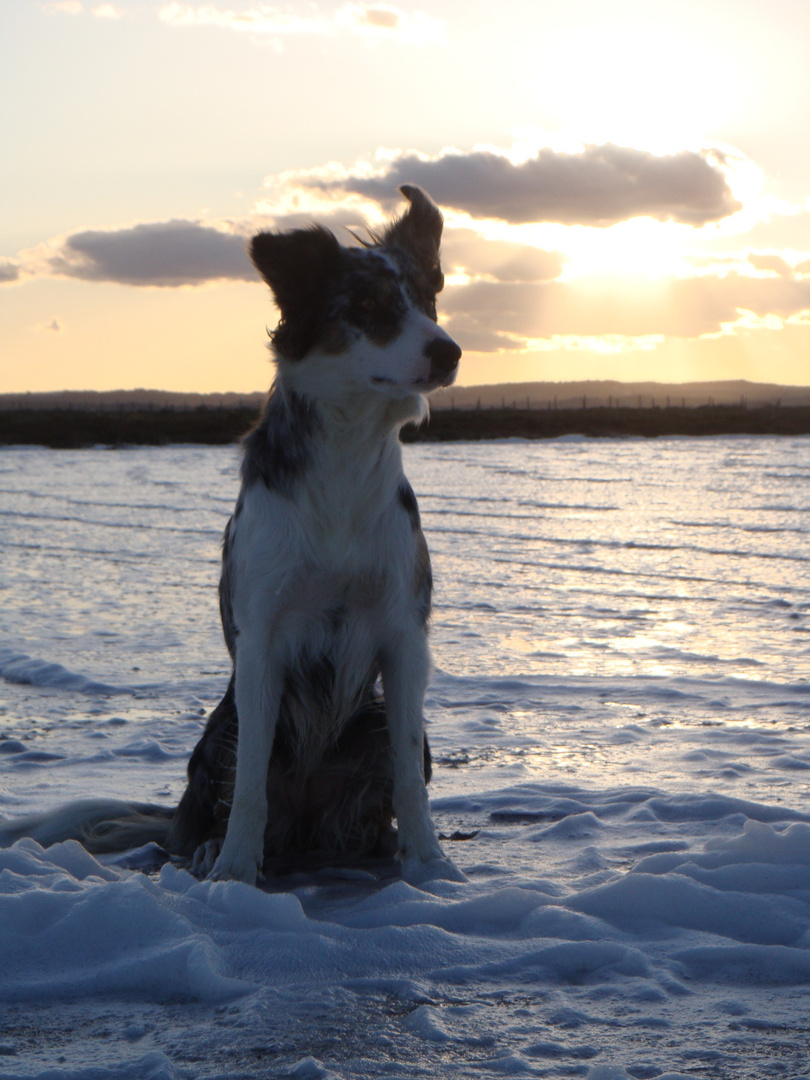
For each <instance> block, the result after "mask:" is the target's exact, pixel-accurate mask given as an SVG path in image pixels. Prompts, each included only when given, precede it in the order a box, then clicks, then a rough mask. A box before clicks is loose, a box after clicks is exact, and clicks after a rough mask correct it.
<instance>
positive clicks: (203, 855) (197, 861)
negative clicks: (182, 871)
mask: <svg viewBox="0 0 810 1080" xmlns="http://www.w3.org/2000/svg"><path fill="white" fill-rule="evenodd" d="M221 850H222V840H206V841H205V843H203V844H200V846H199V847H198V848H197V850H196V851H195V852H194V854H193V855H192V857H191V863H190V864H189V872H190V873H192V874H193V875H194V876H195V877H198V878H204V877H208V875H209V874H210V873H211V871H212V870H213V868H214V863H215V862H216V861H217V856H218V855H219V853H220V851H221Z"/></svg>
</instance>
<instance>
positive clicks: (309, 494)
mask: <svg viewBox="0 0 810 1080" xmlns="http://www.w3.org/2000/svg"><path fill="white" fill-rule="evenodd" d="M355 451H357V448H355ZM329 456H330V455H329V453H328V450H325V451H324V452H322V453H321V455H320V456H319V465H318V468H316V469H313V470H311V472H310V474H308V475H307V476H305V477H302V479H301V481H300V483H299V484H298V485H297V487H296V498H295V499H294V500H290V499H288V498H286V497H285V496H283V495H280V494H276V493H272V492H270V491H268V490H267V488H266V487H265V486H264V485H262V484H254V485H252V486H251V487H249V488H247V489H246V490H245V491H244V492H243V494H242V498H241V499H240V510H239V513H238V514H237V515H236V516H235V518H234V520H233V522H232V526H231V530H230V536H229V543H230V551H229V553H228V558H229V561H230V563H231V576H232V603H233V617H234V623H235V627H236V630H237V635H238V636H237V645H236V650H237V666H238V663H239V660H238V657H239V651H240V639H244V638H245V637H247V638H255V637H256V635H260V636H263V637H264V638H265V639H266V643H267V648H268V651H270V650H272V651H273V653H274V654H275V655H276V656H278V661H279V665H280V668H281V672H280V674H281V678H282V679H283V681H284V687H285V693H284V696H283V699H282V702H281V706H280V707H281V720H282V722H283V723H285V724H287V725H288V727H289V729H290V731H289V733H290V735H291V736H292V737H293V738H294V740H295V742H296V744H297V748H298V749H297V752H298V755H299V758H300V761H301V766H302V768H306V767H308V766H309V765H310V764H311V763H312V762H313V761H314V760H317V758H318V757H319V755H321V754H322V753H323V751H324V748H325V747H326V746H327V745H328V744H329V743H330V742H333V741H334V740H335V739H336V738H337V737H339V735H340V732H341V730H342V728H343V726H344V725H345V723H346V721H347V720H348V719H349V718H350V717H351V715H352V713H353V712H354V711H355V710H356V709H357V707H358V705H359V703H360V701H361V700H362V698H363V696H364V695H365V694H367V692H368V687H369V683H370V682H372V683H373V682H374V680H375V679H376V677H377V672H378V670H379V656H378V653H379V649H380V642H381V641H382V640H384V638H385V636H386V625H387V623H388V622H389V621H390V620H391V619H395V618H396V617H397V615H398V613H399V617H401V613H402V611H403V599H404V598H409V597H410V594H412V592H413V582H414V577H415V572H416V571H415V549H414V539H413V527H412V524H411V521H410V520H409V517H408V514H407V513H406V511H405V510H404V508H403V506H402V504H401V501H400V499H399V498H398V496H397V492H398V489H399V487H400V485H402V484H404V483H405V479H404V476H403V475H402V472H401V468H400V461H399V447H398V446H396V447H392V448H389V451H388V453H387V454H384V455H380V454H379V447H377V456H376V460H374V461H372V462H371V463H369V462H368V461H364V460H363V459H362V458H361V457H359V456H357V454H355V457H354V459H353V467H352V468H351V469H349V468H347V464H348V463H347V462H340V461H334V462H332V463H331V464H332V468H330V467H329V464H330V462H329ZM333 456H334V455H333ZM405 610H407V608H406V609H405Z"/></svg>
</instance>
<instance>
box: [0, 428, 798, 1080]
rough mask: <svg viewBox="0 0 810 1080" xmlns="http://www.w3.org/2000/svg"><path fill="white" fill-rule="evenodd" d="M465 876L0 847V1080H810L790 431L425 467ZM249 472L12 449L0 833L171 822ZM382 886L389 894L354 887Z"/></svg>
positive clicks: (427, 459) (488, 456) (7, 484)
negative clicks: (77, 809)
mask: <svg viewBox="0 0 810 1080" xmlns="http://www.w3.org/2000/svg"><path fill="white" fill-rule="evenodd" d="M405 455H406V464H407V468H408V472H409V475H410V476H411V479H412V481H413V483H414V487H415V489H416V491H417V494H418V495H419V498H420V505H421V508H422V512H423V520H424V524H425V528H426V532H427V534H428V541H429V543H430V545H431V550H432V554H433V562H434V569H435V576H436V582H437V589H436V613H435V618H434V625H433V649H434V656H435V662H436V672H435V677H434V679H433V683H432V686H431V690H430V693H429V697H428V701H427V717H428V723H429V734H430V739H431V744H432V747H433V751H434V758H435V760H436V763H437V767H436V773H435V778H434V783H433V785H432V798H433V811H434V816H435V819H436V822H437V825H438V826H439V828H440V830H441V832H442V833H443V834H444V836H445V837H446V839H445V841H444V845H445V849H446V850H447V851H448V852H449V853H450V854H451V855H452V857H453V858H454V860H455V861H456V863H457V864H458V865H459V866H460V867H461V868H462V869H463V870H464V871H465V872H466V874H467V876H468V878H469V882H468V883H466V884H455V883H447V882H444V883H441V884H438V885H435V886H432V887H430V888H429V889H424V890H418V889H415V888H412V887H410V886H407V885H405V884H403V883H402V882H400V881H398V880H397V879H396V878H395V877H393V876H392V870H391V868H390V867H382V868H378V869H376V870H375V868H370V869H369V872H358V871H354V872H348V871H344V872H342V873H341V872H340V871H338V870H336V871H335V872H333V873H324V874H321V875H320V876H315V877H313V876H309V877H304V876H300V877H290V878H286V879H283V880H277V881H273V882H270V883H269V885H268V887H267V888H266V890H264V891H260V890H256V889H252V888H249V887H247V886H243V885H240V884H234V883H210V882H197V881H195V880H194V879H193V878H191V877H190V876H189V875H188V874H186V873H185V872H184V871H182V870H180V869H178V868H177V867H175V866H173V865H171V864H166V865H164V866H162V868H159V867H157V861H156V860H155V852H154V851H150V850H149V849H144V850H142V851H140V852H137V853H135V855H134V856H133V857H132V859H131V860H130V862H131V863H134V864H137V865H139V866H140V867H142V869H131V868H129V867H128V866H127V865H125V863H126V860H124V862H122V861H121V860H119V861H117V862H116V861H113V860H105V861H104V864H103V865H102V864H100V863H99V862H97V861H96V860H94V859H92V858H91V857H90V856H88V855H87V854H86V853H85V852H84V851H83V849H82V848H80V847H79V846H78V845H77V844H75V843H67V844H62V845H56V846H54V847H51V848H49V849H47V850H42V849H41V848H40V847H38V846H37V845H36V844H34V843H33V842H32V841H26V840H23V841H20V842H19V843H18V844H17V845H15V846H14V847H12V848H9V849H6V850H3V851H0V1078H5V1080H9V1078H11V1077H25V1078H32V1077H40V1078H41V1080H44V1078H45V1077H48V1078H49V1080H56V1078H69V1080H114V1078H115V1080H123V1078H132V1080H141V1078H143V1080H167V1078H179V1077H200V1078H203V1077H205V1078H211V1077H222V1078H228V1080H234V1078H240V1077H245V1078H247V1077H276V1076H292V1077H296V1078H298V1080H309V1078H318V1077H358V1078H365V1077H369V1078H371V1077H374V1078H378V1077H408V1078H409V1077H422V1076H424V1077H437V1076H454V1077H456V1076H458V1077H467V1076H469V1077H490V1076H491V1077H502V1076H547V1077H553V1078H559V1077H569V1076H573V1077H583V1078H588V1080H626V1078H627V1077H632V1078H634V1080H648V1078H653V1077H661V1076H663V1075H666V1076H667V1077H669V1078H670V1080H671V1078H672V1077H675V1076H690V1077H695V1076H698V1077H706V1078H711V1080H715V1078H716V1080H724V1078H728V1080H743V1078H746V1080H763V1078H768V1077H779V1078H783V1077H784V1078H788V1080H799V1078H800V1077H804V1078H807V1077H810V785H808V780H810V681H808V677H809V676H810V525H809V524H808V522H809V521H810V518H809V517H808V512H809V511H810V439H784V440H779V439H765V438H762V439H747V438H737V439H707V440H686V439H684V440H666V441H663V440H662V441H654V442H645V441H634V440H628V441H622V442H605V441H591V440H577V439H566V440H560V441H557V442H551V443H548V442H546V443H524V442H503V443H494V444H493V443H482V444H459V443H456V444H448V445H444V446H409V447H406V449H405ZM236 461H237V457H236V451H235V450H233V449H230V448H227V449H222V448H208V447H179V448H178V447H173V448H165V449H145V448H144V449H131V450H120V451H107V450H104V449H96V450H89V451H77V452H66V451H49V450H44V449H17V448H12V449H3V450H2V451H0V530H1V537H2V538H1V539H0V544H1V545H2V548H1V549H2V593H0V596H2V605H1V606H0V673H2V676H3V679H2V680H0V701H2V706H0V814H2V815H3V816H4V817H8V818H12V817H17V816H19V815H21V814H26V813H31V812H35V811H39V810H43V809H46V808H48V807H51V806H54V805H56V804H59V803H62V802H65V801H68V800H70V799H75V798H83V797H87V796H98V795H106V796H116V797H120V798H124V799H133V798H134V799H141V800H147V801H153V802H161V803H165V804H167V805H169V804H172V803H174V802H176V800H177V799H178V797H179V795H180V793H181V791H182V788H183V782H184V768H185V762H186V758H187V756H188V753H189V751H190V749H191V747H192V746H193V744H194V742H195V740H196V738H197V737H198V735H199V733H200V731H201V729H202V726H203V723H204V714H205V712H206V711H207V710H209V709H210V708H211V707H212V705H213V704H215V703H216V701H217V699H218V695H219V694H220V693H221V691H222V690H223V688H224V686H225V684H226V681H227V676H228V663H227V657H226V653H225V649H224V646H223V644H222V642H221V637H220V632H219V626H218V612H217V600H216V580H217V570H218V549H219V536H220V534H221V530H222V527H223V526H224V523H225V520H226V517H227V514H228V513H229V510H230V507H231V505H232V502H233V499H234V495H235V487H236ZM372 871H374V872H372Z"/></svg>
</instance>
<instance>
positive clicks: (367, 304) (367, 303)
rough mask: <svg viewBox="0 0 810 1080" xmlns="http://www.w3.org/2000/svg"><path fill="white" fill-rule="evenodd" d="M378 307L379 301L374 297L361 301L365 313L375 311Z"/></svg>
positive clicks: (367, 297)
mask: <svg viewBox="0 0 810 1080" xmlns="http://www.w3.org/2000/svg"><path fill="white" fill-rule="evenodd" d="M376 306H377V301H376V300H375V299H374V297H373V296H366V297H364V298H363V299H362V300H361V301H360V307H361V309H362V310H363V311H373V310H374V309H375V308H376Z"/></svg>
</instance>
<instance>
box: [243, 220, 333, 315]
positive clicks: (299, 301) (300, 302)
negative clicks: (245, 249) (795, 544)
mask: <svg viewBox="0 0 810 1080" xmlns="http://www.w3.org/2000/svg"><path fill="white" fill-rule="evenodd" d="M250 257H251V259H252V260H253V265H254V266H255V267H256V269H257V270H258V271H259V273H260V274H261V276H262V277H263V278H264V280H265V281H266V282H267V284H268V285H269V286H270V288H271V289H272V292H273V296H274V297H275V299H276V303H277V304H278V307H279V310H280V311H281V317H282V319H289V318H290V317H293V318H294V317H295V316H296V315H298V314H299V313H300V312H301V311H302V310H304V309H311V308H312V307H313V305H315V304H317V301H318V300H319V299H320V298H321V297H322V296H323V294H324V292H325V287H326V283H327V282H328V281H329V280H330V278H333V277H334V275H335V274H336V273H337V269H338V266H339V263H340V244H339V243H338V242H337V240H336V239H335V237H334V236H333V235H332V233H330V232H329V230H328V229H324V228H323V227H322V226H320V225H314V226H313V227H312V228H311V229H295V230H293V231H292V232H286V233H271V232H265V233H259V234H258V235H257V236H254V237H253V239H252V240H251V242H250Z"/></svg>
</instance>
